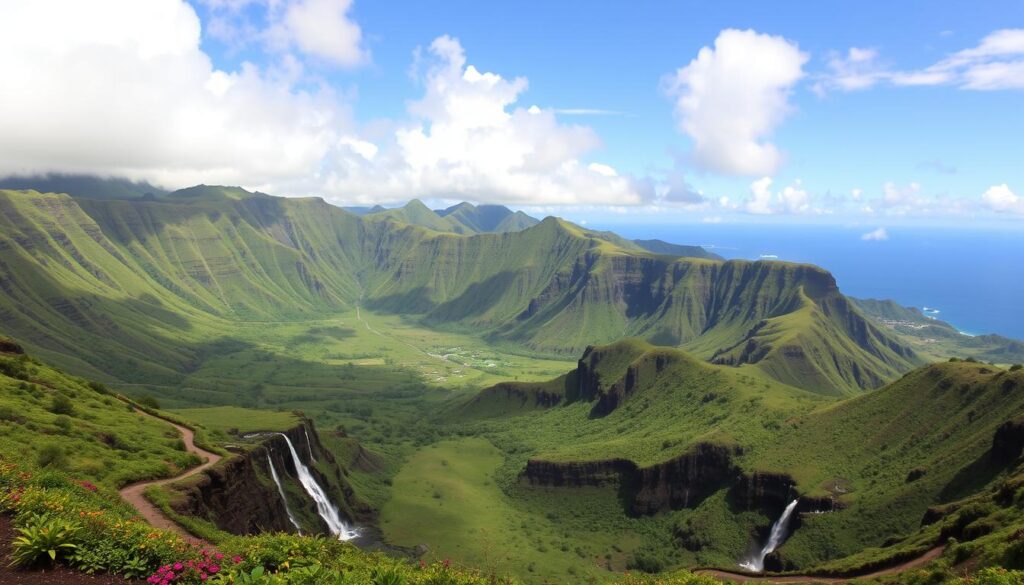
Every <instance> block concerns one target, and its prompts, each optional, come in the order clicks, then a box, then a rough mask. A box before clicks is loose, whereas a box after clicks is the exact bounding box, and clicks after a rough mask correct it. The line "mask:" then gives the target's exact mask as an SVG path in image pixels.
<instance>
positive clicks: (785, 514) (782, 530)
mask: <svg viewBox="0 0 1024 585" xmlns="http://www.w3.org/2000/svg"><path fill="white" fill-rule="evenodd" d="M798 502H800V500H793V501H792V502H790V503H789V505H788V506H786V509H785V510H783V511H782V515H781V516H779V519H778V520H776V521H775V523H774V524H772V530H771V532H770V533H769V534H768V541H767V542H765V543H764V546H763V547H761V550H760V551H758V552H756V553H754V554H753V555H752V556H751V557H750V558H748V559H747V560H745V561H743V562H742V563H740V566H741V567H743V568H744V569H746V570H748V571H753V572H754V573H761V572H763V571H764V559H765V557H767V556H768V555H770V554H772V553H773V552H775V550H776V549H778V548H779V546H781V545H782V543H783V542H785V541H786V537H787V536H788V534H787V532H786V531H787V529H788V528H789V520H790V518H791V517H792V516H793V512H794V511H795V510H796V505H797V503H798Z"/></svg>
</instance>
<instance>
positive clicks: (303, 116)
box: [0, 0, 348, 185]
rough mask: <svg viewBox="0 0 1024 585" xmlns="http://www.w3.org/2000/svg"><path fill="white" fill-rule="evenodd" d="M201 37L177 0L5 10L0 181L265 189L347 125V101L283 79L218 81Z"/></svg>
mask: <svg viewBox="0 0 1024 585" xmlns="http://www.w3.org/2000/svg"><path fill="white" fill-rule="evenodd" d="M56 14H59V15H60V17H59V18H55V17H54V15H56ZM111 15H116V18H112V17H111ZM39 31H47V34H45V35H43V34H40V32H39ZM199 40H200V22H199V19H198V17H197V16H196V14H195V12H194V10H193V9H192V7H191V6H189V5H188V4H187V3H186V2H184V1H182V0H154V1H153V2H147V3H141V2H137V1H136V0H103V1H102V2H77V1H74V0H69V1H63V2H61V1H56V0H25V1H16V2H13V4H12V3H7V4H6V5H5V13H4V17H3V18H2V19H0V71H3V72H4V84H5V87H6V88H8V91H0V127H2V128H3V129H4V130H3V132H0V175H3V174H12V173H23V174H24V173H40V172H48V171H61V172H87V173H98V174H104V175H120V176H126V177H129V178H133V179H147V180H150V181H155V182H157V183H160V184H171V185H182V184H194V183H199V182H222V183H235V184H239V183H241V184H248V185H262V184H265V183H270V182H274V181H275V180H278V179H281V178H285V177H291V176H294V175H297V174H304V173H309V172H310V170H311V169H314V168H316V166H317V164H318V163H319V161H320V160H321V159H322V157H323V154H324V153H325V152H326V151H327V150H328V149H329V148H331V146H332V145H333V144H334V143H335V142H336V141H337V139H338V135H339V134H340V133H341V132H342V131H344V129H345V128H346V126H347V125H348V121H347V120H348V112H347V107H346V106H345V104H343V103H342V102H340V101H339V100H338V99H337V96H335V95H334V94H333V92H331V91H330V90H329V89H326V88H321V89H315V90H312V91H300V90H297V89H295V87H294V86H293V85H292V83H291V80H290V77H289V75H286V74H285V73H284V71H278V70H261V69H260V68H258V67H255V66H253V65H251V64H245V65H243V66H242V67H241V68H240V69H239V70H237V71H231V72H228V71H221V70H217V69H215V68H214V67H213V66H212V65H211V63H210V59H209V58H208V57H207V55H206V54H204V53H203V52H202V51H201V50H200V48H199ZM11 88H19V89H18V91H9V89H11Z"/></svg>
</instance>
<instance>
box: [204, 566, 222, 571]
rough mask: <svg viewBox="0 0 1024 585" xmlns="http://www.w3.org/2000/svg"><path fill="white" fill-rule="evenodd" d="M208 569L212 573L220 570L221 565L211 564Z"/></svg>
mask: <svg viewBox="0 0 1024 585" xmlns="http://www.w3.org/2000/svg"><path fill="white" fill-rule="evenodd" d="M207 570H208V571H210V572H211V573H216V572H217V571H219V570H220V566H218V565H210V566H209V567H207Z"/></svg>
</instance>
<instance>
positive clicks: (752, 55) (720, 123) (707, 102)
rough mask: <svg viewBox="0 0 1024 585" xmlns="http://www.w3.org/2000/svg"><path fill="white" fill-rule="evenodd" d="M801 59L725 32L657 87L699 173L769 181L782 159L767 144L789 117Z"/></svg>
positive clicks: (748, 35) (760, 39)
mask: <svg viewBox="0 0 1024 585" xmlns="http://www.w3.org/2000/svg"><path fill="white" fill-rule="evenodd" d="M806 61H807V55H806V54H804V53H802V52H801V51H800V50H799V48H798V47H797V46H796V44H794V43H791V42H789V41H787V40H786V39H784V38H782V37H778V36H770V35H766V34H759V33H757V32H755V31H752V30H745V31H741V30H734V29H727V30H723V31H722V32H721V33H719V35H718V38H716V39H715V45H714V47H704V48H702V49H701V50H700V52H699V53H698V54H697V57H696V58H695V59H693V60H692V61H690V63H689V64H688V65H687V66H686V67H683V68H681V69H679V70H677V71H676V72H675V73H674V74H671V75H668V76H666V77H665V78H664V79H663V85H664V88H665V90H666V92H667V93H668V95H669V96H670V97H672V98H673V99H674V100H675V112H676V116H677V117H678V119H679V127H680V130H682V131H683V132H684V133H686V134H687V135H688V136H689V137H690V138H691V140H692V141H693V158H694V160H695V162H697V163H698V164H699V165H700V166H702V167H704V168H707V169H710V170H713V171H716V172H721V173H726V174H733V175H763V174H772V173H774V172H775V170H776V169H777V168H778V167H779V165H780V163H781V160H782V154H781V153H780V152H779V150H778V149H777V148H776V147H775V145H774V144H772V143H770V142H767V141H766V139H767V138H768V137H770V135H771V134H772V132H773V131H774V129H775V127H776V126H777V125H778V124H779V122H781V121H782V119H783V118H785V116H786V115H787V114H788V113H789V112H790V110H791V107H790V105H789V94H790V91H791V90H792V88H793V86H794V84H796V82H797V81H799V80H800V78H801V77H803V75H804V72H803V65H804V63H806Z"/></svg>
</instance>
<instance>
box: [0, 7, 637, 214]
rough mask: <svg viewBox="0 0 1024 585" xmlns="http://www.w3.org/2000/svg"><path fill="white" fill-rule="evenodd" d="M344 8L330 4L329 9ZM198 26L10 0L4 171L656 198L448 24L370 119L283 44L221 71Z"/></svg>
mask: <svg viewBox="0 0 1024 585" xmlns="http://www.w3.org/2000/svg"><path fill="white" fill-rule="evenodd" d="M242 4H244V3H243V2H241V0H239V1H238V2H236V6H241V5H242ZM289 6H302V7H307V8H308V7H309V6H313V4H311V3H303V4H294V5H289ZM348 6H349V4H348V3H335V4H334V6H333V7H334V9H336V10H338V11H340V12H336V13H335V16H337V15H338V14H341V15H344V13H345V12H344V10H345V9H346V8H347V7H348ZM225 9H229V8H225ZM277 9H280V10H285V8H280V7H278V8H277ZM54 14H60V15H61V17H60V18H54V17H53V15H54ZM111 14H116V15H118V18H116V19H114V18H110V15H111ZM329 16H330V15H328V16H325V17H324V18H327V19H328V20H329ZM300 20H301V19H300ZM334 24H337V23H336V22H335V23H334ZM40 30H47V31H49V33H48V34H47V35H40V34H39V31H40ZM200 32H201V31H200V21H199V18H198V17H197V15H196V13H195V11H194V10H193V8H192V7H191V6H190V5H189V4H188V3H187V2H185V1H184V0H153V1H152V2H148V3H145V5H143V3H140V2H138V1H137V0H102V2H91V3H85V2H77V1H74V0H65V1H58V0H31V1H30V0H19V1H17V2H14V3H13V4H12V5H5V11H4V15H3V18H2V19H0V71H3V72H4V83H5V87H7V88H21V89H19V91H2V90H0V128H3V131H2V132H0V176H3V175H10V174H37V173H45V172H65V173H91V174H98V175H105V176H124V177H128V178H131V179H137V180H138V179H143V180H148V181H151V182H154V183H156V184H158V185H162V186H166V187H181V186H186V185H193V184H196V183H214V184H217V183H220V184H237V185H242V186H246V187H249V188H256V189H261V190H264V191H267V192H271V193H277V194H283V195H321V196H325V197H327V198H329V199H332V200H334V201H337V202H379V201H384V202H388V201H397V200H404V199H408V198H410V197H437V198H444V197H461V198H465V199H471V200H476V201H481V202H504V203H512V204H515V203H520V204H524V203H538V204H573V203H587V204H617V205H631V204H638V203H641V202H642V201H643V200H644V197H645V196H647V195H646V191H645V190H644V189H643V188H642V187H643V185H644V183H643V182H642V181H638V180H636V179H634V178H633V177H631V176H628V175H624V174H621V173H618V172H617V171H616V169H614V168H613V167H612V166H610V165H608V164H607V163H603V162H600V161H589V160H585V159H584V157H585V156H586V155H587V154H588V153H590V152H591V151H592V150H593V149H595V148H597V147H598V146H599V145H600V140H599V138H598V137H597V135H596V134H595V133H594V131H593V130H591V129H590V128H588V127H586V126H580V125H563V124H561V123H559V121H558V120H557V118H556V115H555V113H554V112H553V111H551V110H540V109H538V110H535V113H532V114H531V113H528V112H527V110H524V109H522V108H519V107H517V106H516V102H517V100H518V99H519V96H520V95H521V94H522V92H524V91H525V90H526V88H527V81H526V79H524V78H516V79H505V78H503V77H502V76H501V75H498V74H496V73H487V72H484V73H482V72H480V71H479V70H477V69H476V68H475V67H473V66H472V65H467V64H466V59H465V54H464V52H463V50H462V47H461V45H460V44H459V43H458V41H457V40H455V39H452V38H449V37H441V38H439V39H437V40H436V41H435V42H434V44H433V45H431V54H430V61H431V62H430V64H431V67H430V68H429V70H428V71H427V72H426V73H425V75H424V77H423V83H424V87H425V91H424V95H423V96H422V97H421V99H419V100H417V101H414V102H411V103H410V105H409V114H408V115H409V119H408V120H405V121H383V122H375V123H374V124H370V125H368V126H367V127H364V128H360V127H357V126H356V125H355V124H354V123H353V122H352V120H351V117H352V115H351V111H350V106H349V104H348V103H346V101H345V99H344V98H343V97H342V96H339V95H337V94H336V93H335V92H333V91H332V90H331V88H330V87H328V86H325V85H322V84H318V83H316V80H315V79H310V78H309V77H307V76H306V74H305V72H304V67H303V63H302V62H300V61H298V60H297V59H295V58H293V57H290V56H289V55H288V54H285V55H283V56H282V57H281V58H280V60H279V61H277V63H276V64H274V65H271V66H268V67H262V68H261V67H258V66H255V65H253V64H250V63H245V64H243V65H242V66H241V67H240V68H239V69H238V70H237V71H225V70H219V69H217V68H215V67H214V66H213V65H212V63H211V61H210V58H209V57H208V56H207V55H206V54H205V53H204V52H203V51H202V49H201V47H200ZM339 55H340V54H339ZM27 88H31V91H23V90H22V89H27Z"/></svg>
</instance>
